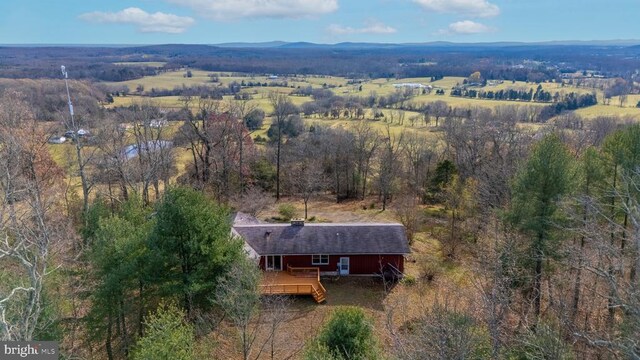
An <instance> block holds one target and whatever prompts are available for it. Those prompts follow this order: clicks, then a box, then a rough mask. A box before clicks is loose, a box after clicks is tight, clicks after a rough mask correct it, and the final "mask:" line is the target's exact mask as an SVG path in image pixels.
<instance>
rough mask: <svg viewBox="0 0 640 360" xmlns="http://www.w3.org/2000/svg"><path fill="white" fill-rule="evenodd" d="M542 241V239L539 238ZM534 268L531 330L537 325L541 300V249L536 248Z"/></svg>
mask: <svg viewBox="0 0 640 360" xmlns="http://www.w3.org/2000/svg"><path fill="white" fill-rule="evenodd" d="M540 242H542V239H540ZM535 256H536V268H535V275H534V278H533V313H534V315H535V319H534V323H533V330H534V331H535V330H536V328H537V326H538V319H539V317H540V308H541V302H542V257H543V253H542V250H541V249H536V255H535Z"/></svg>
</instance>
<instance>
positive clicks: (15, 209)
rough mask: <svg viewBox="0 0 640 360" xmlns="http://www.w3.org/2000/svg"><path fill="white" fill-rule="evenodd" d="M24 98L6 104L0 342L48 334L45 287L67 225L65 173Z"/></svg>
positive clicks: (1, 154)
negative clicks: (63, 204) (62, 207)
mask: <svg viewBox="0 0 640 360" xmlns="http://www.w3.org/2000/svg"><path fill="white" fill-rule="evenodd" d="M40 129H41V127H39V126H38V124H37V123H36V122H35V120H33V116H32V115H31V114H30V113H29V110H28V105H27V104H26V103H24V102H23V101H22V100H21V96H20V94H18V93H13V92H11V93H6V94H4V95H3V96H2V98H0V168H1V169H2V170H1V171H0V174H2V175H1V177H0V190H1V191H2V198H1V200H0V201H1V202H0V275H1V276H2V278H3V279H5V280H3V283H2V284H0V339H2V340H14V341H16V340H21V341H28V340H32V339H33V336H34V333H35V332H36V330H37V329H39V328H42V327H43V326H42V325H43V324H42V319H41V315H42V312H43V299H42V296H43V287H44V284H45V279H46V277H47V275H49V274H50V273H51V272H52V271H53V270H50V269H49V266H50V265H51V259H50V256H51V253H52V252H54V250H55V247H56V245H57V243H56V242H57V241H58V239H59V236H60V235H61V228H62V226H63V224H64V222H63V219H62V218H61V217H60V214H61V213H62V212H61V211H60V209H59V208H58V204H59V202H60V198H61V196H60V195H61V188H60V186H59V185H60V180H61V178H62V171H61V169H60V168H58V167H57V166H56V164H55V163H54V161H53V160H52V159H51V157H50V155H49V153H48V150H47V147H46V141H47V138H46V134H44V133H43V132H42V131H41V130H40Z"/></svg>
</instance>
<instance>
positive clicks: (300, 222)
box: [291, 219, 304, 226]
mask: <svg viewBox="0 0 640 360" xmlns="http://www.w3.org/2000/svg"><path fill="white" fill-rule="evenodd" d="M291 226H304V219H291Z"/></svg>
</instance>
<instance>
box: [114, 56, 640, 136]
mask: <svg viewBox="0 0 640 360" xmlns="http://www.w3.org/2000/svg"><path fill="white" fill-rule="evenodd" d="M148 64H153V63H148ZM186 71H187V70H186V69H182V70H179V71H168V72H163V73H160V74H158V75H156V76H148V77H144V78H142V79H137V80H130V81H124V82H117V83H114V82H109V83H105V84H108V85H120V86H121V85H125V86H127V87H128V88H129V89H130V91H131V92H135V90H136V88H137V87H138V86H139V85H142V86H143V87H144V89H145V92H148V91H150V90H151V89H152V88H155V89H165V90H170V89H173V88H175V87H180V86H195V85H207V86H221V87H226V86H228V85H229V84H231V83H234V82H235V83H238V84H243V83H244V84H245V86H243V88H242V93H246V94H249V95H250V96H251V98H252V100H251V101H250V105H251V106H256V107H259V108H261V109H263V110H264V111H265V112H266V113H267V114H268V113H269V112H270V111H271V105H270V103H269V98H268V95H269V93H271V92H278V93H283V94H291V92H293V91H294V90H295V89H297V88H306V87H309V86H311V87H313V88H316V89H317V88H330V89H331V90H332V91H333V92H334V93H335V94H336V95H338V96H357V97H367V96H370V95H372V94H375V95H376V96H388V95H390V94H393V93H394V92H396V91H398V89H397V88H396V87H395V86H394V85H395V84H400V83H420V84H424V85H431V86H433V87H434V90H435V89H443V90H445V95H436V93H435V91H431V92H430V93H426V94H422V90H421V89H416V90H414V94H415V95H414V96H413V97H412V98H411V99H410V100H408V101H407V104H412V105H415V106H421V105H423V104H426V103H430V102H434V101H444V102H445V103H447V104H448V105H449V106H451V107H457V108H473V107H486V108H491V109H493V108H496V107H499V106H535V107H543V106H547V105H548V104H547V103H537V102H526V101H509V100H488V99H472V98H465V97H453V96H450V95H449V94H450V90H451V88H452V87H454V86H457V85H460V84H462V83H463V81H464V79H465V78H463V77H444V78H443V79H440V80H436V81H433V82H432V81H431V78H429V77H422V78H406V79H373V80H358V81H354V82H353V83H349V79H347V78H343V77H335V76H321V75H291V76H277V77H275V76H273V77H272V76H271V75H269V74H262V75H256V74H246V75H243V74H239V73H229V72H209V71H201V70H193V69H192V70H191V73H192V77H187V76H186ZM212 76H214V77H216V78H217V81H216V82H215V83H214V82H212V81H211V80H212ZM251 83H253V84H256V83H259V84H260V85H267V86H246V85H247V84H251ZM283 85H286V86H283ZM541 86H542V88H543V89H544V90H545V91H549V92H551V93H552V94H555V93H556V92H557V93H559V94H561V95H562V94H567V93H570V92H575V93H578V94H585V93H594V92H595V93H596V95H597V96H598V99H599V102H600V104H598V105H596V106H592V107H589V108H584V109H580V110H578V111H576V113H577V114H579V115H580V116H583V117H585V118H588V119H589V118H594V117H597V116H620V117H628V118H634V119H640V108H637V107H636V104H637V103H638V101H640V95H629V96H628V97H627V101H626V102H625V103H624V104H623V106H622V107H620V106H619V98H617V97H614V98H612V99H611V100H610V102H609V105H604V104H603V101H602V100H603V98H604V94H603V92H602V90H599V89H593V88H584V87H576V86H572V85H568V84H567V83H556V82H545V83H542V84H541ZM537 87H538V84H535V83H527V82H522V81H516V82H511V81H505V82H503V83H497V84H492V85H487V86H485V87H483V88H477V89H478V90H484V91H500V90H508V89H517V90H524V91H529V89H532V90H533V91H535V89H536V88H537ZM143 95H144V94H143ZM289 98H290V100H291V101H292V102H293V103H294V104H296V105H298V106H300V105H302V104H304V103H306V102H309V101H312V100H313V99H312V98H311V97H309V96H293V95H292V96H290V97H289ZM225 100H228V101H233V98H232V97H231V96H225ZM142 101H150V102H151V103H153V104H157V105H158V106H161V107H164V108H167V109H179V108H182V107H183V106H184V103H183V102H182V101H181V100H180V97H179V96H164V97H153V98H151V97H146V96H140V94H134V95H129V96H122V97H115V98H114V103H113V104H110V105H107V107H117V106H128V105H131V104H135V103H140V102H142ZM197 103H198V101H197V99H196V100H195V101H193V102H192V103H191V109H192V110H196V109H197V106H198V105H197ZM382 111H383V113H384V114H385V118H387V119H389V117H390V115H391V116H393V114H389V111H391V110H389V109H383V110H382ZM417 115H419V114H417V113H409V112H406V113H405V117H406V119H407V120H408V119H409V118H410V117H412V116H417ZM365 117H366V118H368V119H373V113H372V111H371V109H367V110H366V115H365ZM324 121H326V122H331V121H334V122H335V123H336V124H337V123H340V121H349V120H344V119H325V120H323V122H324ZM265 122H266V123H269V119H268V118H267V119H265ZM408 123H409V121H405V124H408Z"/></svg>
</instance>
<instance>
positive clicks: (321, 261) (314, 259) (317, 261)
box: [311, 255, 329, 265]
mask: <svg viewBox="0 0 640 360" xmlns="http://www.w3.org/2000/svg"><path fill="white" fill-rule="evenodd" d="M311 264H313V265H328V264H329V255H311Z"/></svg>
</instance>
